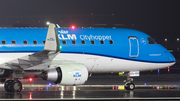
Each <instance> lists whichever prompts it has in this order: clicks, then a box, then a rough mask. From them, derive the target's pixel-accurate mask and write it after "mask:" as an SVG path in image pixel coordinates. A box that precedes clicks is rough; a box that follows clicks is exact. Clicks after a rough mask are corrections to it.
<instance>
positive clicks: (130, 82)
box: [124, 76, 135, 90]
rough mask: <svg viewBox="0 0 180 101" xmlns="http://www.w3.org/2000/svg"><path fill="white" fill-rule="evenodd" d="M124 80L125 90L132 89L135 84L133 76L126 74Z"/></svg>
mask: <svg viewBox="0 0 180 101" xmlns="http://www.w3.org/2000/svg"><path fill="white" fill-rule="evenodd" d="M124 82H126V83H125V85H124V88H125V89H126V90H134V88H135V85H134V83H133V78H130V77H129V76H127V80H124Z"/></svg>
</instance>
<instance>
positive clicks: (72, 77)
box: [39, 63, 88, 85]
mask: <svg viewBox="0 0 180 101" xmlns="http://www.w3.org/2000/svg"><path fill="white" fill-rule="evenodd" d="M39 77H42V78H43V79H44V80H48V81H52V82H54V83H59V84H61V85H80V84H84V83H85V81H87V79H88V70H87V68H86V66H84V65H82V64H77V63H68V64H62V65H58V66H55V67H53V68H52V69H49V70H48V71H46V72H43V73H42V74H40V75H39Z"/></svg>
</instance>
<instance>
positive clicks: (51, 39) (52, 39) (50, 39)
mask: <svg viewBox="0 0 180 101" xmlns="http://www.w3.org/2000/svg"><path fill="white" fill-rule="evenodd" d="M47 41H55V39H54V38H49V39H47Z"/></svg>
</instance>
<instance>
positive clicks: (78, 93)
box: [0, 75, 180, 100]
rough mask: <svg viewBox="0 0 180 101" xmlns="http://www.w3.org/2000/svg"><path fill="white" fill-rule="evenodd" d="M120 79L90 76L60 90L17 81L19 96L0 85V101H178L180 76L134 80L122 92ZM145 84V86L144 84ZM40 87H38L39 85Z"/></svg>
mask: <svg viewBox="0 0 180 101" xmlns="http://www.w3.org/2000/svg"><path fill="white" fill-rule="evenodd" d="M123 78H124V77H119V76H93V77H90V78H89V81H87V82H86V83H85V85H77V86H62V85H55V84H53V83H52V84H49V83H48V82H47V81H41V80H40V79H38V80H35V81H34V82H29V81H27V80H21V82H22V83H23V90H22V91H21V92H16V93H13V92H6V91H5V90H4V85H3V84H0V99H1V100H98V99H99V100H109V99H111V100H120V99H128V100H132V99H133V100H139V99H144V100H149V99H161V100H167V99H168V100H171V99H175V100H179V99H180V82H179V81H180V80H179V78H180V75H144V76H140V77H139V78H134V83H135V84H136V89H135V90H133V91H128V90H125V89H124V85H123V84H124V83H123V82H122V81H123ZM145 82H146V83H145ZM39 83H42V84H39Z"/></svg>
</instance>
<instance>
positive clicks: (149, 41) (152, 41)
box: [147, 37, 156, 44]
mask: <svg viewBox="0 0 180 101" xmlns="http://www.w3.org/2000/svg"><path fill="white" fill-rule="evenodd" d="M147 39H148V43H149V44H156V42H155V41H154V40H153V39H152V38H151V37H148V38H147Z"/></svg>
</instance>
